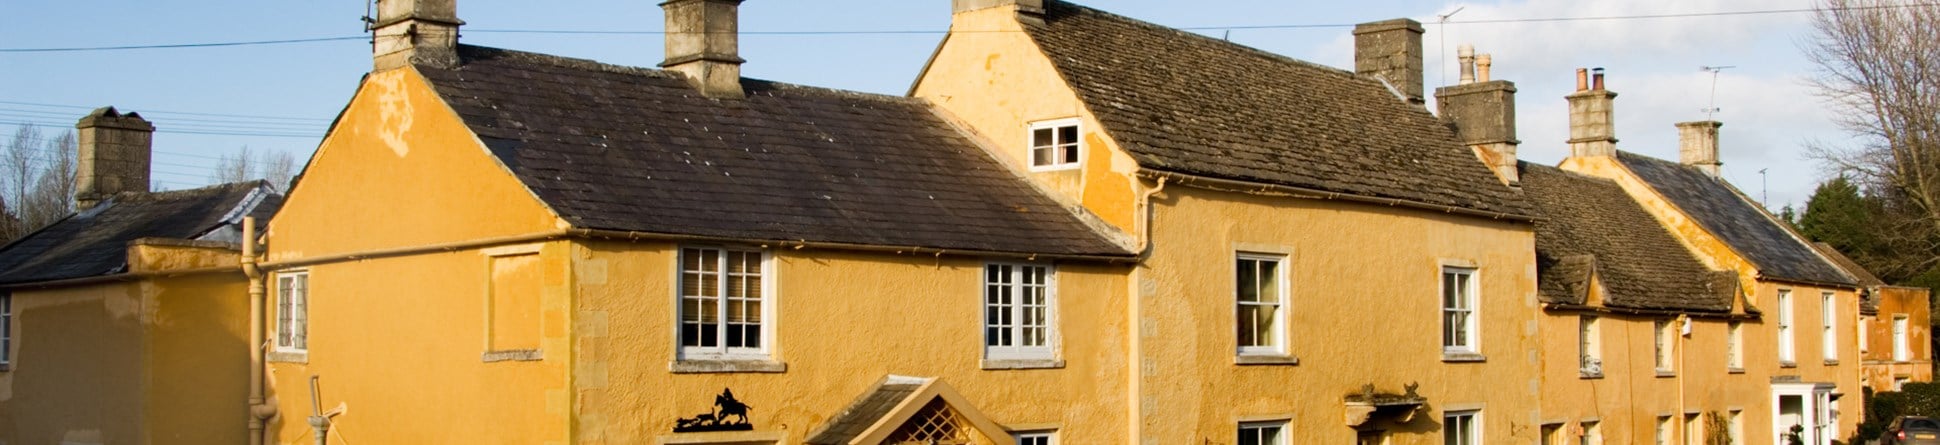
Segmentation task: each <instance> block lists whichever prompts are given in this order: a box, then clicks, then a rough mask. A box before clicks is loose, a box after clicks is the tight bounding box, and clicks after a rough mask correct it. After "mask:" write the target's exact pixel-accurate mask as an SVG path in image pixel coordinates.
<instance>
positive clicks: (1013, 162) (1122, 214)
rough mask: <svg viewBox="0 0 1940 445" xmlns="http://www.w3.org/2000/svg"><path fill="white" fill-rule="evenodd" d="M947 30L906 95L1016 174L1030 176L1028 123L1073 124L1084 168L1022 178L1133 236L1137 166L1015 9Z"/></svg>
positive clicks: (964, 20) (963, 19) (961, 18)
mask: <svg viewBox="0 0 1940 445" xmlns="http://www.w3.org/2000/svg"><path fill="white" fill-rule="evenodd" d="M950 28H951V29H952V30H954V31H959V32H955V33H952V34H950V35H949V37H948V38H947V39H946V40H945V41H944V42H943V45H942V47H941V48H940V49H939V50H938V51H937V53H936V56H935V58H934V59H933V60H932V61H931V63H930V67H929V69H928V70H927V71H925V72H924V73H923V74H922V77H921V78H919V79H918V80H917V83H916V86H915V88H913V89H912V90H911V93H912V95H913V96H915V97H920V98H924V99H928V100H930V101H931V102H933V103H935V104H936V106H937V107H938V108H940V109H942V110H943V111H944V112H946V113H948V114H950V115H951V116H953V117H955V118H956V119H959V120H960V121H961V122H962V123H963V124H965V125H967V126H969V127H970V129H971V130H973V131H975V132H976V133H977V134H979V135H980V136H982V137H983V138H984V139H985V141H986V142H987V143H988V145H989V146H990V147H993V148H995V149H996V151H997V154H998V158H999V159H1000V160H1003V161H1004V162H1006V163H1008V164H1010V166H1011V167H1012V168H1013V169H1016V170H1017V171H1020V172H1027V171H1029V165H1030V164H1029V161H1030V124H1031V123H1033V122H1040V121H1046V120H1055V119H1067V118H1077V119H1079V120H1080V121H1081V123H1080V124H1079V127H1078V128H1079V131H1080V132H1081V133H1082V135H1081V136H1080V138H1081V139H1082V141H1083V143H1082V145H1083V147H1082V149H1081V152H1082V154H1083V158H1082V159H1081V161H1080V164H1081V165H1082V168H1080V169H1071V170H1056V171H1043V172H1029V173H1026V175H1027V176H1029V177H1030V178H1031V179H1033V180H1035V181H1037V182H1038V183H1039V184H1041V185H1042V186H1043V187H1044V188H1046V189H1049V190H1052V191H1053V192H1054V193H1056V194H1058V195H1060V196H1061V197H1062V199H1064V200H1065V201H1066V202H1072V203H1080V204H1082V205H1083V206H1084V207H1085V208H1087V209H1090V210H1091V211H1092V212H1093V213H1096V214H1097V215H1098V216H1099V217H1101V218H1103V219H1104V220H1105V221H1106V222H1108V223H1110V224H1111V225H1112V226H1114V227H1117V228H1118V229H1119V230H1123V231H1126V232H1131V231H1133V230H1134V229H1135V228H1136V227H1135V226H1136V222H1135V214H1136V213H1137V212H1136V210H1137V209H1136V208H1135V205H1134V203H1135V201H1134V197H1135V195H1136V193H1137V192H1138V191H1139V190H1140V185H1139V183H1138V181H1137V180H1136V179H1135V178H1134V177H1133V176H1132V175H1133V174H1134V173H1136V171H1137V169H1138V166H1137V164H1136V163H1135V162H1133V161H1132V158H1131V157H1130V156H1128V155H1126V154H1125V153H1124V152H1123V151H1122V150H1119V149H1118V148H1117V147H1116V144H1115V143H1114V142H1112V141H1111V139H1110V137H1109V136H1108V135H1106V134H1105V132H1104V131H1102V130H1100V129H1101V128H1103V127H1101V126H1099V124H1098V120H1097V118H1096V117H1094V116H1092V114H1091V112H1089V111H1086V110H1085V109H1084V105H1083V104H1082V103H1081V102H1079V101H1078V96H1077V94H1076V93H1075V92H1073V91H1072V90H1071V87H1070V86H1069V85H1068V84H1066V83H1065V82H1064V79H1063V78H1061V77H1059V76H1058V73H1057V71H1055V70H1054V69H1053V68H1052V66H1051V61H1050V59H1048V58H1046V57H1045V56H1044V53H1043V51H1041V50H1039V49H1038V48H1037V44H1036V43H1034V42H1032V41H1031V39H1030V37H1029V36H1027V35H1025V34H1024V32H1023V28H1021V26H1020V25H1019V24H1018V22H1017V19H1016V13H1015V11H1013V10H1011V9H1010V8H989V9H983V10H978V11H972V12H968V13H963V14H957V15H956V16H955V18H954V20H953V21H952V22H951V23H950Z"/></svg>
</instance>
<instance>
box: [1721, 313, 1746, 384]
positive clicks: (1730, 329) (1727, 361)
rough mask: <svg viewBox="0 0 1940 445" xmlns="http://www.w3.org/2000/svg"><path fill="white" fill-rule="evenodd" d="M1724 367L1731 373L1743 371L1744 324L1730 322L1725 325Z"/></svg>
mask: <svg viewBox="0 0 1940 445" xmlns="http://www.w3.org/2000/svg"><path fill="white" fill-rule="evenodd" d="M1724 341H1725V346H1724V355H1725V357H1724V366H1725V369H1726V370H1728V371H1732V372H1744V370H1745V322H1743V321H1738V320H1732V321H1730V322H1727V323H1725V340H1724Z"/></svg>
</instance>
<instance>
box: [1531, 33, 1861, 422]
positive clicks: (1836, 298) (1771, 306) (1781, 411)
mask: <svg viewBox="0 0 1940 445" xmlns="http://www.w3.org/2000/svg"><path fill="white" fill-rule="evenodd" d="M1615 98H1616V93H1614V92H1611V91H1610V90H1608V89H1606V88H1605V85H1604V77H1603V73H1602V72H1601V70H1599V71H1598V72H1597V73H1596V74H1595V75H1594V76H1592V75H1589V74H1588V73H1586V72H1584V71H1583V70H1579V71H1578V73H1577V91H1576V92H1575V93H1572V94H1570V95H1569V97H1568V100H1569V104H1570V137H1571V139H1570V141H1569V146H1570V157H1569V158H1567V159H1565V160H1563V162H1562V164H1561V166H1560V167H1561V168H1562V169H1564V170H1568V171H1572V172H1577V173H1581V174H1585V175H1589V176H1594V177H1600V178H1605V179H1609V180H1612V181H1615V182H1616V184H1617V185H1618V186H1620V187H1622V188H1623V190H1624V191H1625V192H1626V193H1628V194H1629V195H1630V196H1631V198H1632V199H1634V200H1636V201H1637V202H1638V203H1639V204H1641V205H1642V206H1643V208H1644V210H1645V211H1647V212H1649V213H1650V214H1651V216H1652V217H1653V219H1655V220H1656V221H1657V223H1658V224H1659V225H1661V226H1662V227H1665V228H1667V229H1669V230H1670V232H1671V234H1673V235H1675V237H1676V238H1677V240H1678V241H1679V242H1680V243H1681V244H1683V245H1684V246H1685V248H1686V249H1687V250H1689V251H1691V252H1692V253H1693V254H1695V255H1696V257H1697V258H1698V260H1699V261H1701V262H1702V263H1703V264H1704V265H1705V267H1707V268H1713V269H1718V270H1723V271H1728V272H1731V273H1733V274H1735V276H1736V277H1737V280H1738V285H1737V288H1738V289H1739V293H1740V300H1738V302H1737V303H1735V304H1734V307H1733V310H1732V311H1733V312H1732V313H1733V315H1734V316H1736V315H1737V314H1740V313H1742V314H1757V317H1756V318H1755V319H1749V320H1745V321H1742V322H1741V325H1740V326H1741V327H1740V329H1742V332H1736V333H1733V332H1731V330H1730V329H1729V328H1726V329H1716V328H1712V329H1703V328H1702V327H1703V325H1704V324H1703V323H1699V324H1698V329H1699V330H1697V331H1695V333H1694V334H1692V340H1690V342H1691V343H1692V344H1693V347H1704V348H1709V349H1710V350H1711V351H1722V350H1723V349H1721V347H1720V346H1718V345H1726V344H1730V343H1732V342H1738V343H1739V346H1738V347H1739V348H1741V350H1742V351H1743V354H1742V356H1740V357H1736V358H1735V359H1736V360H1738V361H1739V362H1738V363H1742V364H1743V367H1744V370H1745V373H1744V374H1742V375H1741V376H1734V377H1730V378H1728V380H1742V379H1749V380H1750V381H1752V382H1754V384H1757V385H1763V386H1765V389H1764V391H1765V392H1766V393H1767V394H1769V396H1768V397H1764V398H1760V402H1761V403H1760V404H1759V405H1747V406H1746V407H1745V408H1744V409H1745V410H1747V411H1749V410H1754V409H1755V410H1758V411H1761V412H1757V413H1748V414H1745V416H1746V418H1747V420H1746V422H1749V423H1748V425H1751V426H1749V427H1748V428H1751V429H1750V430H1748V432H1747V433H1746V435H1747V437H1755V438H1757V439H1753V441H1752V442H1751V443H1764V442H1763V440H1764V438H1768V437H1769V438H1771V439H1770V440H1771V441H1772V442H1773V443H1784V438H1785V437H1788V436H1791V435H1797V436H1798V437H1799V438H1800V439H1801V440H1802V441H1803V442H1804V443H1808V444H1828V443H1831V441H1832V440H1835V439H1839V438H1845V437H1850V436H1851V435H1852V434H1853V432H1854V431H1855V428H1856V427H1857V425H1858V424H1859V422H1860V421H1861V420H1863V416H1862V412H1861V410H1862V408H1863V407H1862V406H1861V404H1860V402H1861V401H1860V399H1861V397H1860V392H1861V391H1860V387H1861V385H1860V374H1861V373H1860V363H1861V360H1862V358H1861V356H1860V354H1859V343H1860V342H1859V339H1858V336H1859V320H1860V303H1859V291H1860V287H1859V285H1858V284H1857V282H1856V281H1855V280H1854V279H1853V278H1852V277H1850V276H1848V275H1847V274H1846V273H1845V272H1844V271H1841V270H1840V269H1839V267H1838V266H1836V265H1834V264H1833V263H1832V262H1831V261H1830V260H1829V259H1827V258H1826V257H1825V256H1824V255H1822V254H1820V253H1819V252H1818V251H1817V250H1815V249H1814V248H1813V247H1812V245H1811V244H1810V243H1809V242H1807V241H1806V240H1805V239H1804V237H1802V236H1800V235H1798V234H1797V233H1796V232H1794V231H1792V230H1791V229H1790V228H1789V227H1788V226H1786V225H1785V224H1784V223H1781V222H1779V221H1778V219H1777V218H1776V217H1773V216H1772V215H1771V214H1770V213H1768V212H1766V211H1765V209H1764V207H1763V206H1761V205H1759V204H1758V203H1756V202H1754V201H1752V200H1751V199H1750V198H1749V197H1746V196H1745V195H1744V194H1743V193H1741V192H1739V191H1738V190H1737V189H1736V188H1735V187H1732V186H1731V184H1729V183H1726V182H1725V181H1724V180H1722V179H1720V178H1718V171H1719V167H1720V165H1721V163H1720V161H1719V158H1718V139H1717V135H1718V128H1719V127H1720V126H1721V125H1722V124H1720V123H1718V122H1715V121H1703V122H1687V123H1682V124H1678V129H1679V131H1680V135H1681V144H1680V147H1679V153H1680V160H1679V162H1670V161H1664V160H1659V159H1654V158H1650V157H1647V156H1643V155H1639V154H1635V153H1631V152H1626V151H1621V150H1618V149H1617V148H1616V133H1615V126H1614V119H1613V117H1614V108H1613V103H1614V99H1615ZM1680 329H1681V328H1680ZM1740 336H1741V337H1740ZM1720 340H1723V341H1720ZM1705 345H1711V346H1705ZM1715 353H1716V352H1713V354H1715ZM1695 357H1697V356H1695V355H1692V356H1687V359H1688V358H1695ZM1726 358H1730V357H1729V356H1728V355H1723V356H1719V355H1714V356H1711V358H1705V359H1703V360H1705V361H1707V362H1711V363H1710V364H1708V365H1706V366H1715V365H1716V364H1717V363H1716V362H1720V361H1725V359H1726ZM1734 397H1735V396H1734ZM1703 409H1706V410H1709V409H1711V408H1709V407H1707V408H1703ZM1689 414H1691V413H1690V412H1688V411H1687V412H1684V413H1678V412H1671V413H1668V414H1667V415H1668V416H1671V417H1672V418H1673V419H1675V418H1677V417H1678V416H1688V415H1689ZM1761 419H1769V421H1766V420H1761ZM1765 425H1769V427H1770V428H1769V429H1766V428H1765V427H1764V426H1765Z"/></svg>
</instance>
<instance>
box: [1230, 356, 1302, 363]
mask: <svg viewBox="0 0 1940 445" xmlns="http://www.w3.org/2000/svg"><path fill="white" fill-rule="evenodd" d="M1233 364H1235V365H1240V366H1257V365H1298V364H1300V357H1294V356H1292V355H1285V354H1283V355H1267V354H1240V355H1235V356H1233Z"/></svg>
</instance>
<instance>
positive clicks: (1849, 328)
mask: <svg viewBox="0 0 1940 445" xmlns="http://www.w3.org/2000/svg"><path fill="white" fill-rule="evenodd" d="M1561 167H1562V168H1563V169H1565V170H1569V171H1573V172H1577V173H1583V174H1587V175H1591V176H1597V177H1602V178H1608V179H1612V180H1615V181H1616V182H1617V184H1618V185H1619V186H1622V187H1623V189H1624V191H1625V192H1628V193H1629V194H1630V196H1631V197H1632V198H1634V199H1636V200H1637V202H1638V203H1639V204H1641V205H1642V206H1643V207H1644V209H1645V210H1646V211H1648V212H1650V213H1651V215H1652V216H1654V217H1656V218H1657V222H1658V223H1659V224H1662V225H1663V226H1664V227H1665V228H1667V229H1669V230H1670V232H1671V233H1672V235H1674V236H1676V237H1677V238H1678V241H1679V242H1681V243H1683V244H1684V246H1685V247H1686V248H1687V249H1689V250H1690V251H1691V252H1692V253H1693V254H1694V255H1696V256H1697V257H1698V259H1699V260H1700V261H1702V262H1703V263H1705V265H1706V266H1709V267H1711V268H1714V269H1719V270H1729V271H1733V272H1736V273H1737V274H1738V277H1739V283H1740V285H1741V286H1743V287H1742V289H1745V290H1748V291H1749V292H1748V293H1747V294H1746V295H1745V301H1746V302H1748V304H1749V305H1750V306H1751V308H1752V309H1756V310H1758V311H1759V312H1761V313H1762V314H1761V315H1760V317H1761V321H1762V323H1759V324H1756V325H1754V324H1749V323H1748V324H1747V325H1746V327H1747V330H1746V332H1745V338H1746V345H1745V348H1746V349H1745V351H1746V359H1745V366H1746V371H1747V372H1746V376H1748V377H1750V378H1752V379H1753V380H1755V381H1761V382H1771V381H1772V379H1781V380H1797V381H1801V382H1806V383H1829V384H1834V385H1836V386H1837V388H1836V389H1835V390H1834V391H1835V392H1837V393H1840V394H1844V395H1846V396H1848V397H1842V398H1840V399H1839V400H1838V401H1837V402H1836V406H1837V409H1838V411H1839V414H1838V415H1839V418H1838V421H1839V426H1838V433H1837V435H1836V436H1835V438H1838V439H1841V440H1844V439H1846V438H1848V437H1849V436H1850V435H1851V434H1852V433H1853V432H1854V431H1855V430H1856V428H1857V427H1858V425H1859V422H1860V421H1862V420H1864V412H1863V411H1862V410H1863V409H1864V407H1863V404H1862V403H1861V401H1860V400H1859V399H1860V397H1850V396H1853V395H1857V394H1859V393H1860V389H1859V388H1860V384H1859V376H1860V373H1861V372H1860V369H1859V368H1860V357H1859V340H1858V335H1859V324H1860V323H1859V297H1858V295H1859V294H1858V289H1857V288H1829V287H1822V286H1814V285H1807V284H1799V283H1788V282H1781V281H1773V280H1769V279H1766V278H1765V277H1763V276H1762V275H1760V274H1759V271H1758V268H1757V266H1756V265H1754V264H1752V263H1751V261H1750V260H1749V259H1746V258H1745V257H1744V256H1743V255H1740V254H1738V252H1737V251H1735V250H1733V249H1732V248H1731V246H1730V245H1728V244H1726V243H1724V242H1723V240H1722V239H1720V238H1718V237H1717V236H1716V235H1713V234H1711V233H1710V232H1708V231H1706V230H1705V229H1704V228H1703V227H1702V226H1700V225H1698V224H1697V222H1696V221H1695V220H1692V219H1691V217H1690V215H1688V214H1686V213H1684V212H1683V211H1682V210H1681V209H1679V208H1677V206H1676V205H1674V204H1672V203H1671V202H1670V201H1669V200H1667V199H1665V198H1664V197H1663V196H1662V195H1660V194H1658V193H1657V192H1656V190H1654V189H1652V188H1651V187H1650V185H1648V184H1645V183H1644V182H1643V181H1642V180H1641V179H1639V178H1638V177H1637V176H1636V175H1635V174H1634V173H1631V172H1630V171H1629V170H1628V169H1627V168H1625V167H1623V165H1622V164H1621V163H1619V162H1618V161H1617V160H1616V159H1615V158H1613V157H1572V158H1569V159H1565V160H1564V161H1563V162H1562V164H1561ZM1781 290H1786V291H1790V292H1791V294H1792V304H1793V311H1794V312H1793V331H1794V337H1793V341H1794V347H1795V351H1794V357H1795V362H1796V363H1794V364H1792V365H1789V366H1781V365H1780V363H1779V362H1778V326H1777V323H1778V320H1777V318H1776V317H1777V316H1778V315H1777V314H1778V311H1777V308H1776V304H1777V300H1778V294H1779V292H1780V291H1781ZM1825 292H1832V293H1833V295H1834V298H1833V301H1834V305H1835V306H1836V308H1834V310H1835V311H1836V312H1835V313H1834V315H1835V320H1834V326H1833V327H1834V329H1835V331H1836V335H1837V341H1839V342H1840V346H1839V347H1838V349H1837V357H1838V358H1839V359H1838V360H1837V361H1828V360H1826V359H1825V357H1824V354H1823V351H1822V350H1821V349H1820V348H1821V347H1822V345H1823V340H1822V338H1823V332H1822V326H1823V325H1822V324H1821V314H1822V312H1821V311H1823V310H1824V308H1823V307H1822V306H1823V304H1822V303H1821V295H1822V294H1823V293H1825ZM1754 326H1756V327H1757V329H1752V328H1753V327H1754ZM1773 403H1774V402H1771V401H1770V400H1769V399H1768V400H1767V401H1766V402H1765V404H1764V405H1762V406H1759V407H1757V408H1749V407H1748V408H1747V410H1751V409H1758V410H1763V411H1767V412H1769V411H1770V410H1772V408H1771V405H1772V404H1773ZM1748 419H1752V418H1749V417H1748ZM1763 421H1764V422H1765V423H1763V424H1759V423H1753V422H1752V421H1750V420H1748V421H1747V424H1746V427H1745V430H1746V435H1747V436H1764V437H1765V438H1766V439H1765V440H1770V438H1771V437H1772V436H1773V433H1772V431H1773V428H1772V426H1771V423H1770V422H1771V421H1772V419H1771V416H1770V415H1769V414H1767V415H1766V416H1765V419H1764V420H1763ZM1753 443H1758V442H1753Z"/></svg>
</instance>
